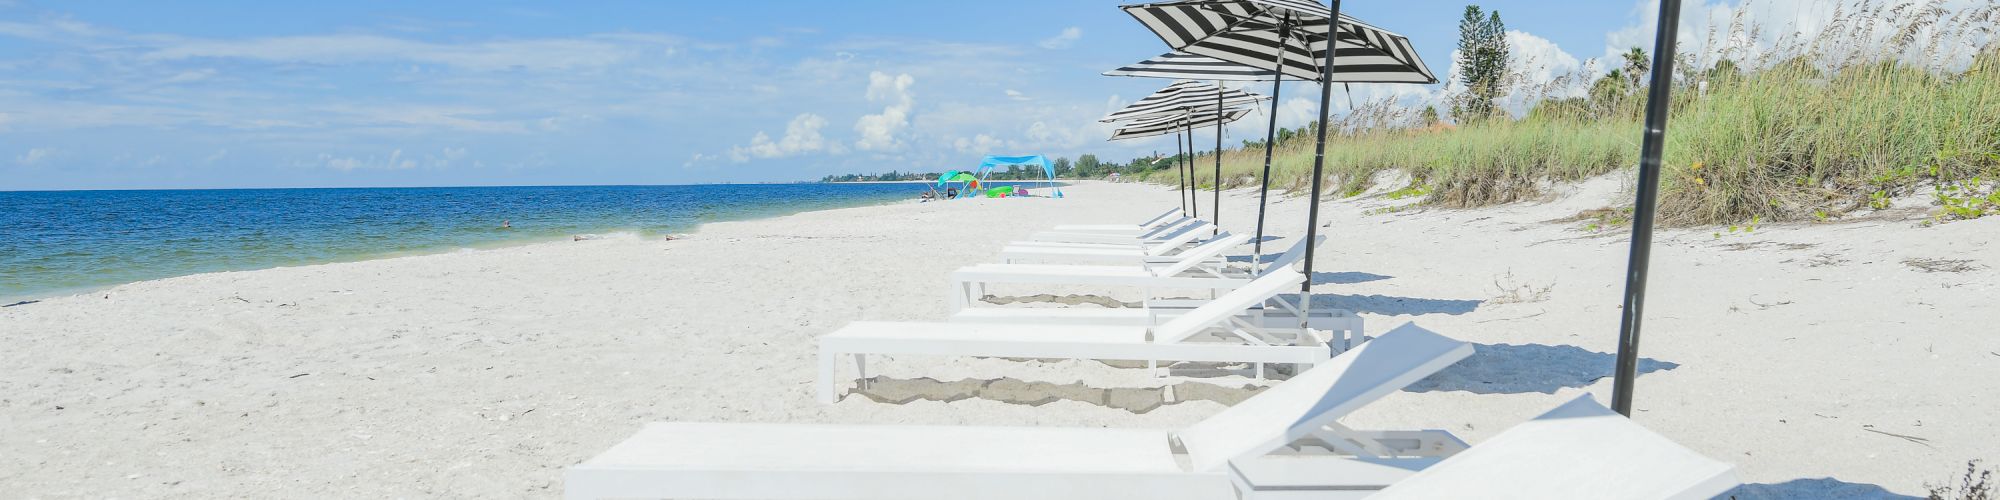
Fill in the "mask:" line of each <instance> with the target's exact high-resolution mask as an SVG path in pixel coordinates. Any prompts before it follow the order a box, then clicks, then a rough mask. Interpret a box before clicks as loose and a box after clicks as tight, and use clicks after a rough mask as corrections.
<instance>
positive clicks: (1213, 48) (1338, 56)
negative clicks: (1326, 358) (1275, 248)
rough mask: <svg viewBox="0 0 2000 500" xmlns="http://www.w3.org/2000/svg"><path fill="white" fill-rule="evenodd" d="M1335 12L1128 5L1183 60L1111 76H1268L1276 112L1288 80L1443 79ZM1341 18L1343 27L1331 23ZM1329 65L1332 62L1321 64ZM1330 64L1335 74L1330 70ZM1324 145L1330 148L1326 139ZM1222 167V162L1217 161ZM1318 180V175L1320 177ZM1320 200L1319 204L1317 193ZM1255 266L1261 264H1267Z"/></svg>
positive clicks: (1239, 1)
mask: <svg viewBox="0 0 2000 500" xmlns="http://www.w3.org/2000/svg"><path fill="white" fill-rule="evenodd" d="M1333 5H1334V7H1333V8H1331V9H1329V8H1327V7H1326V6H1323V5H1320V3H1319V2H1318V1H1316V0H1178V1H1171V2H1160V3H1151V4H1141V5H1127V6H1124V7H1121V8H1122V9H1124V10H1125V12H1126V13H1127V14H1130V15H1131V16H1132V18H1133V19H1137V20H1138V21H1139V22H1140V24H1144V25H1146V27H1147V28H1148V29H1151V30H1152V31H1153V33H1154V34H1155V35H1157V36H1159V37H1160V40H1161V41H1164V42H1166V43H1167V45H1168V46H1169V47H1172V48H1174V49H1175V50H1176V51H1178V52H1177V53H1178V54H1180V55H1179V56H1175V57H1166V56H1162V57H1159V58H1154V59H1153V60H1148V61H1146V62H1142V63H1140V64H1139V65H1135V66H1137V67H1130V66H1128V67H1127V68H1120V69H1119V70H1115V71H1113V72H1108V73H1106V74H1114V73H1116V74H1117V75H1118V76H1145V75H1163V76H1164V75H1171V74H1176V73H1177V72H1193V71H1204V70H1205V71H1218V70H1216V69H1214V68H1215V66H1213V65H1193V64H1182V63H1183V62H1186V63H1195V62H1199V61H1201V60H1199V59H1191V58H1207V59H1208V60H1212V61H1218V62H1222V63H1230V64H1237V65H1242V66H1243V67H1244V69H1243V70H1238V71H1237V72H1234V73H1230V72H1226V71H1224V72H1222V73H1223V74H1233V75H1234V76H1236V77H1237V78H1239V79H1250V78H1253V77H1252V76H1250V75H1268V76H1261V77H1256V79H1259V80H1264V79H1268V80H1271V81H1272V83H1271V95H1272V96H1273V99H1272V102H1273V104H1272V106H1273V107H1274V108H1275V107H1276V104H1275V103H1276V102H1277V99H1276V96H1277V95H1278V92H1279V90H1281V88H1282V87H1281V86H1280V85H1279V83H1282V82H1283V80H1284V79H1285V77H1292V78H1296V79H1300V80H1309V81H1316V82H1394V83H1436V82H1437V77H1436V76H1434V75H1432V74H1431V72H1430V68H1429V67H1427V66H1425V65H1424V63H1423V59H1422V58H1420V57H1419V56H1417V52H1416V49H1415V48H1413V47H1412V46H1411V45H1410V41H1409V39H1408V38H1405V37H1403V36H1402V35H1398V34H1395V33H1392V32H1389V31H1387V30H1383V29H1381V28H1377V27H1374V26H1371V25H1368V24H1367V23H1363V22H1361V21H1359V20H1356V19H1354V18H1352V17H1349V16H1345V15H1340V14H1338V12H1339V5H1340V2H1339V1H1338V0H1335V1H1334V3H1333ZM1336 17H1337V18H1338V19H1339V22H1338V23H1332V22H1329V21H1330V20H1332V19H1333V18H1336ZM1331 25H1337V26H1338V30H1339V32H1340V36H1339V37H1338V38H1339V44H1338V47H1339V50H1337V51H1335V52H1333V53H1332V54H1331V56H1332V57H1331V58H1329V57H1328V56H1329V54H1328V53H1327V50H1326V40H1327V33H1331V32H1333V31H1335V27H1334V26H1331ZM1169 55H1174V54H1169ZM1329 59H1331V60H1332V61H1331V62H1328V63H1326V64H1322V61H1327V60H1329ZM1156 61H1157V63H1156ZM1148 63H1155V64H1148ZM1327 64H1331V65H1333V67H1327ZM1250 68H1257V70H1251V69H1250ZM1209 78H1216V77H1209ZM1322 90H1325V89H1322ZM1322 94H1325V92H1324V91H1323V92H1322ZM1322 97H1323V99H1322V102H1321V103H1320V104H1321V105H1320V109H1321V114H1322V115H1324V114H1325V109H1326V103H1325V102H1324V100H1325V99H1324V97H1327V96H1324V95H1323V96H1322ZM1277 118H1278V114H1277V113H1276V110H1275V109H1274V110H1273V112H1272V113H1271V119H1270V123H1269V124H1268V126H1267V128H1266V130H1265V133H1264V169H1263V175H1262V176H1260V177H1259V180H1260V182H1259V188H1258V195H1257V196H1258V208H1257V235H1256V237H1255V239H1254V241H1255V242H1256V243H1253V245H1254V248H1255V249H1254V250H1253V254H1255V255H1258V256H1260V257H1261V256H1262V255H1263V253H1264V212H1265V205H1266V202H1267V201H1269V198H1270V195H1269V189H1270V178H1271V162H1272V151H1273V148H1275V147H1276V145H1277V144H1276V140H1277V131H1278V120H1277ZM1321 140H1322V141H1324V136H1322V139H1321ZM1323 145H1324V144H1323V143H1322V146H1323ZM1217 161H1218V162H1219V161H1220V158H1219V157H1218V158H1217ZM1218 170H1219V166H1218ZM1317 172H1318V170H1317V167H1316V168H1315V174H1314V175H1315V176H1317V175H1318V173H1317ZM1218 175H1219V174H1218ZM1314 199H1315V200H1317V199H1318V198H1317V193H1315V198H1314ZM1315 213H1316V212H1315ZM1309 232H1310V231H1309ZM1308 253H1309V254H1310V251H1308ZM1253 262H1261V259H1256V260H1253ZM1306 269H1307V270H1308V271H1310V270H1311V269H1312V266H1311V264H1307V265H1306Z"/></svg>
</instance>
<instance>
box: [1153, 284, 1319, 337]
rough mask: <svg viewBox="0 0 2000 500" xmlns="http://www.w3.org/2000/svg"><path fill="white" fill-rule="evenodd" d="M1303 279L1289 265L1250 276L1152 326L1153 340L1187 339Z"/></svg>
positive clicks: (1290, 287)
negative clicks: (1185, 312)
mask: <svg viewBox="0 0 2000 500" xmlns="http://www.w3.org/2000/svg"><path fill="white" fill-rule="evenodd" d="M1303 282H1305V275H1302V274H1299V272H1298V271H1293V270H1291V269H1286V270H1285V271H1284V272H1276V273H1270V274H1268V275H1265V276H1264V277H1262V278H1257V279H1255V280H1251V281H1250V283H1249V284H1246V285H1243V286H1241V287H1238V288H1236V289H1235V290H1230V291H1229V292H1228V293H1224V294H1222V296H1221V297H1216V298H1215V300H1211V301H1208V303H1207V304H1202V305H1201V307H1196V308H1194V310H1191V311H1188V312H1187V314H1182V315H1180V316H1176V317H1174V319H1172V320H1169V321H1167V322H1166V323H1161V324H1160V326H1157V327H1154V328H1153V342H1157V343H1162V344H1172V343H1175V342H1180V341H1183V340H1187V339H1188V337H1193V336H1194V334H1197V333H1201V331H1202V330H1206V329H1208V327H1209V326H1210V325H1214V324H1216V323H1220V322H1222V320H1224V319H1227V318H1229V317H1230V316H1234V315H1237V314H1242V313H1243V311H1247V310H1249V309H1250V306H1254V305H1257V304H1262V303H1264V301H1266V300H1271V298H1272V297H1276V296H1278V294H1280V293H1284V292H1286V291H1290V290H1297V289H1298V287H1299V283H1303Z"/></svg>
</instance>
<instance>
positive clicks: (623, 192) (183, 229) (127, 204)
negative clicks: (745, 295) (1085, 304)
mask: <svg viewBox="0 0 2000 500" xmlns="http://www.w3.org/2000/svg"><path fill="white" fill-rule="evenodd" d="M924 189H925V188H924V187H923V186H922V185H920V184H725V185H686V186H572V187H459V188H367V189H230V190H173V191H15V192H0V301H4V302H0V305H4V304H5V303H12V302H15V301H18V300H23V299H30V298H36V297H44V296H50V295H56V294H60V293H63V292H70V291H80V290H87V289H91V288H97V287H104V286H110V285H117V284H122V283H130V282H135V281H144V280H150V279H159V278H167V277H173V276H184V275H189V274H197V273H204V272H215V271H238V270H252V269H264V268H270V267H278V266H290V265H299V264H315V263H326V262H341V261H353V260H363V259H370V258H380V257H387V256H395V255H407V254H413V253H433V252H444V251H452V250H456V249H460V248H486V247H495V246H504V245H510V244H519V243H524V242H533V241H549V240H560V239H568V238H569V237H570V236H571V235H576V234H602V233H614V232H635V233H638V234H641V235H644V236H649V237H651V236H659V235H663V234H667V233H674V232H684V231H691V230H693V229H695V227H696V226H698V225H700V224H702V223H706V222H715V221H728V220H744V219H754V218H762V217H771V216H777V215H784V214H790V213H796V212H802V211H808V210H818V209H825V208H836V207H846V206H859V205H870V204H880V203H884V202H889V201H893V200H902V199H913V198H915V197H916V196H917V195H918V194H919V193H921V192H922V191H924ZM503 221H505V222H506V223H507V224H508V225H510V226H511V228H502V227H501V225H502V222H503Z"/></svg>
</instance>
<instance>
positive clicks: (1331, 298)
mask: <svg viewBox="0 0 2000 500" xmlns="http://www.w3.org/2000/svg"><path fill="white" fill-rule="evenodd" d="M1319 274H1320V273H1313V276H1314V279H1318V277H1319ZM1329 274H1337V273H1329ZM1360 274H1366V273H1360ZM1369 276H1373V275H1369ZM1384 278H1387V277H1386V276H1385V277H1384ZM1285 298H1286V299H1288V300H1291V301H1292V302H1293V303H1298V296H1297V295H1288V296H1286V297H1285ZM1312 301H1313V302H1312V303H1313V307H1332V308H1338V309H1346V310H1349V311H1354V312H1357V313H1370V314H1381V315H1385V316H1402V315H1411V316H1416V315H1424V314H1452V315H1458V314H1465V313H1469V312H1472V311H1473V310H1474V309H1478V308H1479V305H1480V304H1482V303H1485V302H1486V301H1484V300H1453V299H1420V298H1415V297H1392V296H1388V295H1341V294H1337V293H1314V294H1313V296H1312Z"/></svg>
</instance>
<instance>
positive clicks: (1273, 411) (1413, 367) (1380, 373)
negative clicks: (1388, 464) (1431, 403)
mask: <svg viewBox="0 0 2000 500" xmlns="http://www.w3.org/2000/svg"><path fill="white" fill-rule="evenodd" d="M1294 272H1296V271H1294ZM1471 355H1472V345H1471V344H1467V343H1464V342H1459V341H1457V340H1452V339H1450V338H1446V337H1445V336H1443V335H1438V334H1436V333H1432V332H1431V331H1430V330H1425V329H1423V328H1422V327H1418V326H1417V325H1416V324H1413V323H1406V324H1404V325H1403V326H1400V327H1397V328H1396V329H1395V330H1390V331H1389V333H1385V334H1382V336H1380V337H1376V338H1375V339H1374V340H1370V341H1368V342H1366V343H1363V344H1361V346H1360V347H1356V348H1354V349H1349V350H1348V351H1347V352H1344V353H1341V354H1340V355H1339V356H1334V357H1333V359H1331V360H1328V361H1327V362H1325V363H1320V364H1319V366H1316V367H1314V368H1313V369H1311V370H1306V371H1305V372H1304V373H1300V374H1298V375H1295V376H1293V377H1292V378H1291V379H1290V380H1286V381H1284V382H1283V383H1280V384H1278V385H1276V386H1274V387H1271V388H1270V389H1267V390H1265V391H1264V392H1261V393H1258V394H1257V395H1256V396H1251V397H1250V399H1245V400H1243V402H1241V403H1237V404H1236V406H1231V407H1229V409H1227V410H1223V411H1222V412H1221V413H1217V414H1215V416H1212V417H1208V418H1207V419H1204V420H1202V421H1201V422H1199V423H1196V424H1195V425H1194V426H1192V427H1188V428H1187V429H1185V430H1182V431H1181V432H1179V433H1178V434H1177V435H1176V437H1178V438H1179V439H1180V442H1181V445H1182V446H1185V447H1187V450H1188V455H1189V456H1190V458H1192V459H1193V461H1194V468H1195V470H1198V471H1214V470H1222V469H1223V468H1224V467H1226V465H1227V464H1228V463H1229V461H1230V460H1232V459H1237V458H1252V457H1259V456H1263V455H1265V454H1268V453H1270V452H1272V451H1276V450H1277V449H1278V448H1280V447H1283V446H1285V445H1286V444H1289V443H1291V442H1293V441H1296V440H1298V439H1299V438H1302V437H1305V436H1307V435H1309V434H1311V433H1313V432H1314V431H1315V430H1318V429H1319V428H1321V427H1324V426H1326V424H1329V423H1332V422H1333V421H1334V420H1337V419H1339V418H1340V417H1343V416H1346V415H1347V414H1348V413H1352V412H1353V411H1354V410H1356V409H1359V408H1361V407H1362V406H1366V405H1367V404H1368V403H1372V402H1374V401H1375V400H1377V399H1381V397H1382V396H1385V395H1388V394H1389V393H1392V392H1396V391H1399V390H1402V389H1403V387H1404V386H1408V385H1410V384H1411V383H1415V382H1416V381H1418V380H1421V379H1423V378H1424V377H1428V376H1430V375H1431V374H1433V373H1437V372H1438V370H1443V369H1444V368H1445V367H1447V366H1451V364H1452V363H1457V362H1458V360H1461V359H1465V358H1466V357H1467V356H1471ZM1480 446H1485V445H1483V444H1482V445H1480ZM1479 484H1480V485H1481V486H1486V487H1491V488H1496V489H1504V488H1505V486H1506V485H1507V484H1509V483H1506V482H1498V483H1479ZM1474 496H1478V495H1474ZM1586 497H1589V496H1586ZM1614 497H1615V496H1611V497H1605V498H1614ZM1433 498H1448V497H1433Z"/></svg>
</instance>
